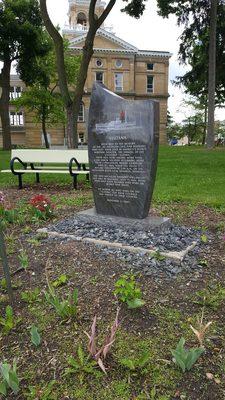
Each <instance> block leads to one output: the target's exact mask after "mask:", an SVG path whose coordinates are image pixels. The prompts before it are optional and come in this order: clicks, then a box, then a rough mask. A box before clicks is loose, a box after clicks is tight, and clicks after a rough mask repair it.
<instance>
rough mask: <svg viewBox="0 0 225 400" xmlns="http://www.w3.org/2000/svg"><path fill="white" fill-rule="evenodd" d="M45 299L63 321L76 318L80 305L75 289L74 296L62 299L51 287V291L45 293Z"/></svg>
mask: <svg viewBox="0 0 225 400" xmlns="http://www.w3.org/2000/svg"><path fill="white" fill-rule="evenodd" d="M45 298H46V300H47V302H48V303H49V304H51V305H52V307H53V308H54V309H55V311H56V313H57V314H58V315H59V316H60V317H61V318H62V319H63V320H68V319H70V318H74V317H76V315H77V303H78V290H77V289H74V290H73V292H72V294H69V295H68V297H67V299H60V297H59V296H58V295H57V294H56V292H55V290H54V288H53V287H52V286H51V285H49V291H48V292H45Z"/></svg>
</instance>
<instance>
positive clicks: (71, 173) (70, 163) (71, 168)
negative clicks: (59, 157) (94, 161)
mask: <svg viewBox="0 0 225 400" xmlns="http://www.w3.org/2000/svg"><path fill="white" fill-rule="evenodd" d="M73 164H76V166H77V170H78V171H80V170H81V164H79V162H78V161H77V160H76V158H74V157H73V158H71V160H70V162H69V171H70V175H71V176H73V175H74V173H73ZM77 170H76V171H77Z"/></svg>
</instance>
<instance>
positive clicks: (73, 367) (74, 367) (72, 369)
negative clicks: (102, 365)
mask: <svg viewBox="0 0 225 400" xmlns="http://www.w3.org/2000/svg"><path fill="white" fill-rule="evenodd" d="M68 364H69V367H68V368H66V371H65V373H66V375H69V374H77V375H78V377H79V381H80V384H81V385H82V383H83V381H84V377H85V375H86V374H91V375H94V376H95V377H99V376H101V373H100V371H98V370H97V369H96V366H97V362H96V361H95V360H93V359H90V356H86V355H85V353H84V351H83V349H82V347H81V345H79V346H78V349H77V357H76V358H75V357H72V356H71V357H70V358H69V359H68Z"/></svg>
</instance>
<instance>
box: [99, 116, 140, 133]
mask: <svg viewBox="0 0 225 400" xmlns="http://www.w3.org/2000/svg"><path fill="white" fill-rule="evenodd" d="M95 129H96V133H107V132H113V131H115V132H116V133H118V132H120V131H127V130H129V131H130V130H131V129H137V125H135V124H134V123H131V122H121V121H120V120H119V119H117V120H115V121H110V122H106V123H105V124H104V123H100V124H96V125H95Z"/></svg>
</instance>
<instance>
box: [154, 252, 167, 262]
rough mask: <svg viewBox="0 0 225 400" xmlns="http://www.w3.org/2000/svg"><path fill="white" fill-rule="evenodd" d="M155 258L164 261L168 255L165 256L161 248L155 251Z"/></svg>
mask: <svg viewBox="0 0 225 400" xmlns="http://www.w3.org/2000/svg"><path fill="white" fill-rule="evenodd" d="M154 258H155V259H156V260H157V261H163V260H165V259H166V257H165V256H163V255H162V254H161V253H160V251H159V250H158V251H156V252H155V253H154Z"/></svg>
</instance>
